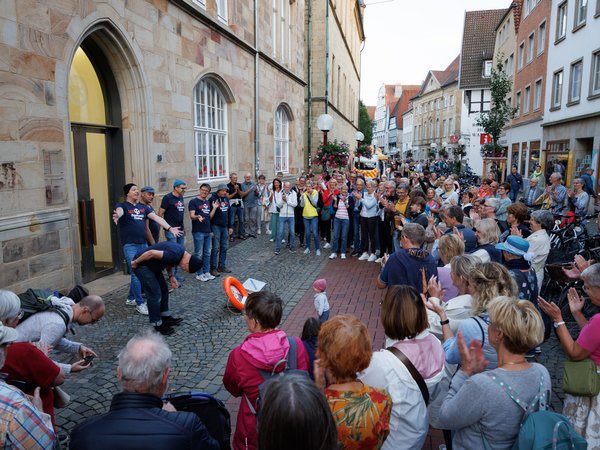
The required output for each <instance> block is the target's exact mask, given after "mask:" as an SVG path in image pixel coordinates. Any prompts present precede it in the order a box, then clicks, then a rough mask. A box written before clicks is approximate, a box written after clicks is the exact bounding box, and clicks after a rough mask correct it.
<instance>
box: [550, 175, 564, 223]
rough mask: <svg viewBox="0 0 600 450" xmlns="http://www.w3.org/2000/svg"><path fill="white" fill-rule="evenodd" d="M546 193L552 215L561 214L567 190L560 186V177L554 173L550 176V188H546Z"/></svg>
mask: <svg viewBox="0 0 600 450" xmlns="http://www.w3.org/2000/svg"><path fill="white" fill-rule="evenodd" d="M546 193H547V194H548V195H549V196H550V199H551V206H550V210H551V212H552V214H561V213H562V212H563V209H564V207H565V200H566V199H567V188H566V187H564V186H563V185H562V175H561V174H560V173H558V172H554V173H553V174H552V175H550V186H547V187H546Z"/></svg>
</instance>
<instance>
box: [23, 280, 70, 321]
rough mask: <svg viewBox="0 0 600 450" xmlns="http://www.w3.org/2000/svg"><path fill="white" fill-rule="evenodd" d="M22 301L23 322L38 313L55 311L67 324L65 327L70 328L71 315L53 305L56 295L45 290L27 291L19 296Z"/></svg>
mask: <svg viewBox="0 0 600 450" xmlns="http://www.w3.org/2000/svg"><path fill="white" fill-rule="evenodd" d="M18 296H19V299H20V300H21V310H22V311H23V318H22V319H21V322H23V321H25V320H27V319H28V318H30V317H31V316H33V315H34V314H36V313H39V312H44V311H53V312H55V313H56V314H58V315H59V316H60V317H61V318H62V320H64V322H65V327H67V328H68V326H69V315H68V314H67V313H66V312H65V311H64V310H63V309H62V308H60V307H59V306H56V305H54V304H52V297H54V294H52V293H50V292H49V291H46V290H44V289H27V291H26V292H23V293H22V294H19V295H18Z"/></svg>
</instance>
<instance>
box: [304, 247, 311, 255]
mask: <svg viewBox="0 0 600 450" xmlns="http://www.w3.org/2000/svg"><path fill="white" fill-rule="evenodd" d="M304 254H305V255H310V248H308V247H307V248H306V249H305V250H304Z"/></svg>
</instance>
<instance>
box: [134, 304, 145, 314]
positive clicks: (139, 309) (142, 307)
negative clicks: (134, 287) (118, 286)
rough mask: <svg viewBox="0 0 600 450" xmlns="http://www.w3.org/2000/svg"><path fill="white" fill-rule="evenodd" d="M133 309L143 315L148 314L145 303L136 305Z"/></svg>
mask: <svg viewBox="0 0 600 450" xmlns="http://www.w3.org/2000/svg"><path fill="white" fill-rule="evenodd" d="M135 310H136V311H137V312H139V313H140V314H142V315H144V316H147V315H148V305H146V304H145V303H142V304H141V305H137V306H136V307H135Z"/></svg>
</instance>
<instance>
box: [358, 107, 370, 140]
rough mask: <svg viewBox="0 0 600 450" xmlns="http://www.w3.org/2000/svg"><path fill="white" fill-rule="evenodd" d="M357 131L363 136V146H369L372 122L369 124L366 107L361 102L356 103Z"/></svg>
mask: <svg viewBox="0 0 600 450" xmlns="http://www.w3.org/2000/svg"><path fill="white" fill-rule="evenodd" d="M358 130H359V131H361V132H362V134H364V135H365V140H364V141H363V142H364V143H365V144H370V143H371V140H372V139H373V122H371V118H370V117H369V112H368V111H367V107H366V106H365V104H364V103H363V102H362V100H359V101H358Z"/></svg>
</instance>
